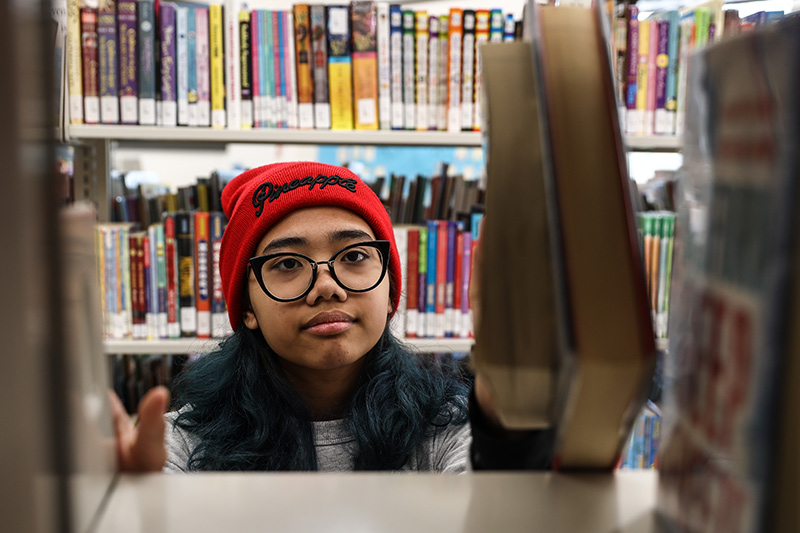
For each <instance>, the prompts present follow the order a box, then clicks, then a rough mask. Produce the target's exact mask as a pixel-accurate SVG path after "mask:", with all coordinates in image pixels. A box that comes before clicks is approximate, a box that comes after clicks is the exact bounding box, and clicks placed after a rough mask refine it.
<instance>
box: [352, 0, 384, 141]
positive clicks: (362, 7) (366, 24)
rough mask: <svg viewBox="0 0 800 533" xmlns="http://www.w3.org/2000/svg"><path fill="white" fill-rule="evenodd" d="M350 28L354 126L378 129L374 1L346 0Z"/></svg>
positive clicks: (376, 36) (360, 128) (363, 128)
mask: <svg viewBox="0 0 800 533" xmlns="http://www.w3.org/2000/svg"><path fill="white" fill-rule="evenodd" d="M350 13H351V17H352V18H351V22H352V32H353V103H354V105H355V129H357V130H377V129H378V11H377V7H376V5H375V2H363V1H356V2H352V3H351V4H350Z"/></svg>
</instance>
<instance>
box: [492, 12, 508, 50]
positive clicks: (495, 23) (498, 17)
mask: <svg viewBox="0 0 800 533" xmlns="http://www.w3.org/2000/svg"><path fill="white" fill-rule="evenodd" d="M512 20H513V19H512ZM504 29H505V19H504V18H503V10H502V9H492V10H491V14H490V16H489V41H490V42H493V43H502V42H503V32H504Z"/></svg>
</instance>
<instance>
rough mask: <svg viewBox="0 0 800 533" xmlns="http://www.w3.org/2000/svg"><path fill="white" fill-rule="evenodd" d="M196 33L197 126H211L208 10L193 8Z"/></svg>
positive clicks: (205, 8) (199, 7)
mask: <svg viewBox="0 0 800 533" xmlns="http://www.w3.org/2000/svg"><path fill="white" fill-rule="evenodd" d="M194 13H195V31H196V32H197V125H198V126H203V127H208V126H211V40H210V38H211V36H210V33H209V30H210V28H209V8H208V7H205V6H198V7H196V8H195V12H194Z"/></svg>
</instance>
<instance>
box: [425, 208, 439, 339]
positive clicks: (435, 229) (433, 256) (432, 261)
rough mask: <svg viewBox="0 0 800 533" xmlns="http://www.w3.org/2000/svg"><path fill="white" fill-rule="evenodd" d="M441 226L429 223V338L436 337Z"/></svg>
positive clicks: (427, 316) (426, 288) (427, 281)
mask: <svg viewBox="0 0 800 533" xmlns="http://www.w3.org/2000/svg"><path fill="white" fill-rule="evenodd" d="M438 234H439V224H438V222H437V221H435V220H429V221H428V253H427V260H428V268H427V279H426V281H425V332H426V336H427V337H435V336H436V281H437V280H436V264H437V257H438V253H437V252H438V248H439V241H438Z"/></svg>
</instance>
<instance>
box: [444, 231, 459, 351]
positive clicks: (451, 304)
mask: <svg viewBox="0 0 800 533" xmlns="http://www.w3.org/2000/svg"><path fill="white" fill-rule="evenodd" d="M456 233H457V226H456V222H455V221H454V220H449V221H447V272H446V274H445V275H446V278H445V288H444V313H445V329H444V334H445V337H455V336H456V335H455V322H456V320H455V315H454V312H455V291H456V285H455V281H456V255H457V252H456Z"/></svg>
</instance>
